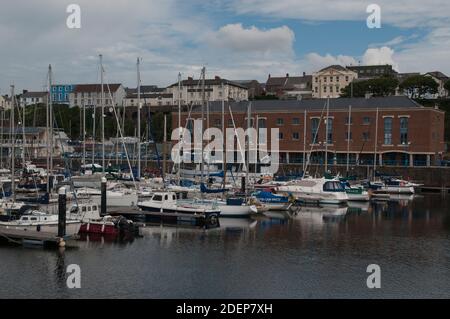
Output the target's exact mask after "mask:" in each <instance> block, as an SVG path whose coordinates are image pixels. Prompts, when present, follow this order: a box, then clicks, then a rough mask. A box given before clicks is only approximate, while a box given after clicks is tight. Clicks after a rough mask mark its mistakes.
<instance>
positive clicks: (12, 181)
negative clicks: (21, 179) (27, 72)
mask: <svg viewBox="0 0 450 319" xmlns="http://www.w3.org/2000/svg"><path fill="white" fill-rule="evenodd" d="M14 105H15V96H14V85H11V123H10V129H11V193H12V198H13V201H15V200H16V183H15V177H14V171H15V166H14V161H15V154H14V153H15V143H16V134H15V131H14V130H15V128H14Z"/></svg>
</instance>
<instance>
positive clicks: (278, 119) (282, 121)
mask: <svg viewBox="0 0 450 319" xmlns="http://www.w3.org/2000/svg"><path fill="white" fill-rule="evenodd" d="M283 124H284V120H283V119H282V118H277V125H279V126H280V125H283Z"/></svg>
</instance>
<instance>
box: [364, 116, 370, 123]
mask: <svg viewBox="0 0 450 319" xmlns="http://www.w3.org/2000/svg"><path fill="white" fill-rule="evenodd" d="M363 124H364V125H369V124H370V117H368V116H364V117H363Z"/></svg>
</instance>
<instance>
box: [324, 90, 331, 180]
mask: <svg viewBox="0 0 450 319" xmlns="http://www.w3.org/2000/svg"><path fill="white" fill-rule="evenodd" d="M329 110H330V98H328V99H327V118H326V120H325V173H326V172H327V171H328V121H329V120H330V119H329V118H328V114H329Z"/></svg>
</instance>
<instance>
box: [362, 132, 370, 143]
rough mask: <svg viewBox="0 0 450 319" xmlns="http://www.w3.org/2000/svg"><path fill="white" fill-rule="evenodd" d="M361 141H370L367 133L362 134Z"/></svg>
mask: <svg viewBox="0 0 450 319" xmlns="http://www.w3.org/2000/svg"><path fill="white" fill-rule="evenodd" d="M362 136H363V141H364V142H367V141H368V140H369V139H370V133H369V132H363V134H362Z"/></svg>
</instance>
